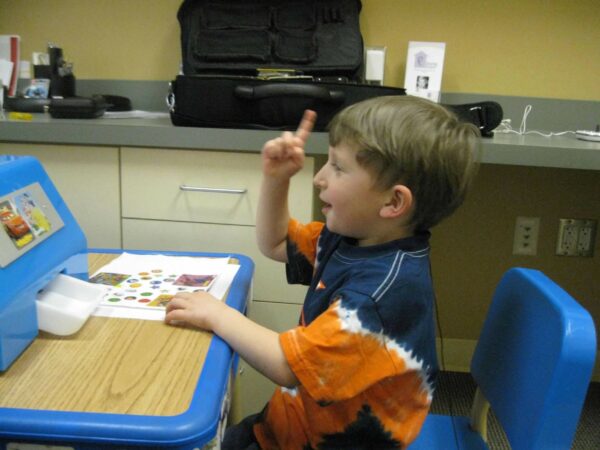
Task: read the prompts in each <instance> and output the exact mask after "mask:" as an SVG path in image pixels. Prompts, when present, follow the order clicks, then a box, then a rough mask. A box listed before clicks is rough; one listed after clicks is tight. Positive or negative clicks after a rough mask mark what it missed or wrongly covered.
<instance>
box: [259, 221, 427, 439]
mask: <svg viewBox="0 0 600 450" xmlns="http://www.w3.org/2000/svg"><path fill="white" fill-rule="evenodd" d="M428 239H429V233H423V234H420V235H417V236H414V237H411V238H407V239H402V240H398V241H393V242H389V243H386V244H382V245H377V246H372V247H357V246H356V245H353V242H352V240H349V239H347V238H344V237H342V236H339V235H336V234H334V233H331V232H329V231H328V230H327V228H326V227H325V226H324V224H321V223H311V224H308V225H302V224H300V223H298V222H297V221H295V220H291V221H290V224H289V229H288V259H289V263H288V265H287V271H288V280H290V282H302V283H306V284H310V288H309V291H308V293H307V296H306V299H305V303H304V306H303V310H302V316H301V318H300V324H299V325H298V327H296V328H294V329H292V330H290V331H287V332H285V333H282V334H281V335H280V342H281V345H282V348H283V351H284V353H285V356H286V358H287V360H288V363H289V365H290V367H291V369H292V371H293V372H294V374H295V375H296V377H297V378H298V380H299V381H300V384H299V385H298V386H297V387H295V388H293V389H286V388H277V390H276V391H275V393H274V395H273V397H272V398H271V400H270V401H269V404H268V405H267V408H266V409H265V411H264V413H263V416H262V418H261V420H260V421H259V422H258V423H257V424H256V425H255V427H254V433H255V435H256V438H257V440H258V441H259V443H260V445H261V448H263V449H268V450H270V449H281V450H296V449H297V450H307V449H315V450H316V449H340V448H353V449H361V448H364V449H397V448H404V447H405V446H407V445H408V444H409V443H410V442H412V441H413V440H414V439H415V437H416V436H417V434H418V433H419V430H420V428H421V425H422V424H423V421H424V420H425V416H426V415H427V412H428V410H429V407H430V404H431V399H432V394H433V390H434V384H435V376H436V373H437V361H436V353H435V328H434V310H433V308H434V296H433V287H432V283H431V276H430V272H429V245H428Z"/></svg>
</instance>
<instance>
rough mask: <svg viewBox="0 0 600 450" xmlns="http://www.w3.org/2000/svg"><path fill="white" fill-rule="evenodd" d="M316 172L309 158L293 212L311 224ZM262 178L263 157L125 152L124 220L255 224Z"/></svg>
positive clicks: (297, 183)
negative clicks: (313, 180)
mask: <svg viewBox="0 0 600 450" xmlns="http://www.w3.org/2000/svg"><path fill="white" fill-rule="evenodd" d="M224 132H226V131H224ZM313 170H314V161H313V158H306V164H305V167H304V169H303V170H302V171H301V172H300V173H299V174H297V175H296V176H295V177H294V178H293V179H292V185H291V188H290V196H289V204H290V210H291V213H292V215H293V216H294V217H297V218H298V219H299V220H301V221H310V220H311V219H310V218H311V215H312V192H313V190H312V177H313ZM261 177H262V173H261V157H260V155H258V154H250V153H233V152H212V151H194V150H164V149H146V148H143V149H142V148H123V149H122V151H121V183H122V198H123V203H122V205H123V217H125V218H140V219H161V220H170V221H191V222H204V223H225V224H237V225H254V224H255V220H256V207H257V202H258V195H259V189H260V182H261ZM185 186H187V187H190V188H192V190H184V189H185Z"/></svg>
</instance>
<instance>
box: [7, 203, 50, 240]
mask: <svg viewBox="0 0 600 450" xmlns="http://www.w3.org/2000/svg"><path fill="white" fill-rule="evenodd" d="M14 200H15V204H16V206H17V211H18V212H19V213H20V214H21V216H23V217H24V218H25V220H26V221H27V223H28V224H29V226H30V227H31V231H33V233H34V234H35V235H36V236H40V235H42V234H44V233H47V232H48V231H50V230H51V228H52V225H51V224H50V221H49V220H48V218H47V217H46V215H45V214H44V211H42V208H40V207H39V206H38V204H37V203H36V201H35V199H34V198H33V196H32V195H31V194H29V193H28V192H24V193H22V194H19V195H16V196H15V198H14Z"/></svg>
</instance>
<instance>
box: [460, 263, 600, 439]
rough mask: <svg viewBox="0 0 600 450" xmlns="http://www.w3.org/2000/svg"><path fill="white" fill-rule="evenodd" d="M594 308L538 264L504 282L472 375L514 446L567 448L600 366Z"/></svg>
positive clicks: (507, 276)
mask: <svg viewBox="0 0 600 450" xmlns="http://www.w3.org/2000/svg"><path fill="white" fill-rule="evenodd" d="M595 354H596V332H595V328H594V322H593V321H592V318H591V317H590V315H589V313H588V312H587V311H586V310H585V309H584V308H583V307H582V306H581V305H579V304H578V303H577V302H576V301H575V300H574V299H573V298H572V297H571V296H570V295H569V294H567V293H566V292H565V291H564V290H563V289H562V288H560V287H559V286H558V285H557V284H556V283H554V282H553V281H552V280H550V279H549V278H548V277H546V276H545V275H544V274H543V273H541V272H539V271H537V270H531V269H521V268H515V269H511V270H509V271H508V272H506V274H505V275H504V277H503V278H502V280H501V281H500V283H499V284H498V286H497V288H496V291H495V293H494V297H493V300H492V304H491V306H490V310H489V312H488V314H487V318H486V321H485V323H484V326H483V330H482V333H481V336H480V338H479V341H478V344H477V348H476V349H475V354H474V355H473V359H472V361H471V373H472V375H473V378H474V379H475V381H476V383H477V385H478V386H479V388H480V389H481V391H482V393H483V394H484V396H485V397H486V399H487V400H488V401H489V403H490V406H491V409H492V410H493V411H494V414H495V416H496V417H497V418H498V420H499V422H500V423H501V424H502V427H503V429H504V431H505V433H506V436H507V438H508V440H509V442H510V444H511V447H512V449H513V450H519V449H528V450H533V449H540V450H541V449H543V450H548V449H568V448H570V446H571V443H572V440H573V437H574V434H575V430H576V428H577V423H578V421H579V415H580V413H581V408H582V406H583V403H584V400H585V396H586V392H587V388H588V385H589V382H590V378H591V375H592V371H593V367H594V359H595Z"/></svg>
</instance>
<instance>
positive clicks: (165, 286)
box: [90, 268, 217, 309]
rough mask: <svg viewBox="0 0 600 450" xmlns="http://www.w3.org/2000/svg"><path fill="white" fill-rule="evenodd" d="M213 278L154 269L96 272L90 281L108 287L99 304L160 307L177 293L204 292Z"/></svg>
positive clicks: (214, 278) (210, 275) (212, 276)
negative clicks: (127, 272) (127, 271)
mask: <svg viewBox="0 0 600 450" xmlns="http://www.w3.org/2000/svg"><path fill="white" fill-rule="evenodd" d="M216 278H217V275H216V274H176V273H170V272H168V271H166V270H163V269H159V268H156V269H152V270H148V271H143V272H138V273H136V274H120V273H109V272H100V273H97V274H96V275H94V276H93V277H92V278H90V282H92V283H98V284H103V285H106V286H109V292H108V293H107V294H106V295H105V296H104V298H103V299H102V300H101V302H100V305H106V306H124V307H131V308H153V309H154V308H162V309H164V308H166V306H167V304H168V303H169V301H171V299H172V298H173V296H174V295H175V294H177V293H178V292H198V291H208V290H209V289H210V288H211V286H212V285H213V283H214V282H215V280H216Z"/></svg>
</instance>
